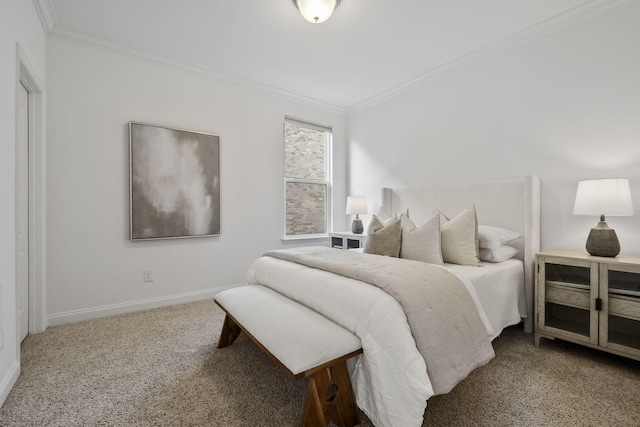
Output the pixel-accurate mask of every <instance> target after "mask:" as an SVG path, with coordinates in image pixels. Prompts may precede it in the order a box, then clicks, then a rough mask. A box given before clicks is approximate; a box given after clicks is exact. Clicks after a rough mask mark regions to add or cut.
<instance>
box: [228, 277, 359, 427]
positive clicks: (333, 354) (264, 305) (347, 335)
mask: <svg viewBox="0 0 640 427" xmlns="http://www.w3.org/2000/svg"><path fill="white" fill-rule="evenodd" d="M215 301H216V303H217V304H218V305H219V306H220V308H222V310H224V311H225V313H226V317H225V319H224V324H223V326H222V332H221V334H220V340H219V341H218V348H223V347H227V346H228V345H230V344H232V343H233V342H234V341H235V339H236V338H237V337H238V335H240V332H241V331H244V332H245V333H246V334H247V335H248V336H249V337H250V338H251V339H252V340H253V341H254V342H255V343H256V344H257V345H258V346H259V347H260V348H261V349H262V350H263V351H264V352H265V353H266V354H267V355H269V357H271V359H273V360H274V361H275V362H276V363H277V364H278V365H279V366H280V367H281V368H282V369H284V370H285V372H286V373H287V374H288V375H289V377H291V378H293V379H299V378H306V377H311V379H310V382H309V388H308V391H307V400H306V403H305V407H304V412H303V414H302V422H301V424H300V425H301V426H303V427H316V426H317V427H326V426H327V425H329V424H330V423H331V422H332V423H333V424H335V425H337V426H340V427H343V426H344V427H351V426H354V425H357V424H359V423H360V412H359V410H358V407H357V406H356V403H355V397H354V393H353V388H352V386H351V380H350V378H349V372H348V371H347V364H346V361H347V360H348V359H350V358H351V357H353V356H355V355H357V354H360V353H362V345H361V343H360V339H358V337H356V336H355V335H353V334H352V333H351V332H349V331H348V330H346V329H344V328H343V327H341V326H339V325H337V324H336V323H334V322H332V321H331V320H329V319H327V318H326V317H324V316H322V315H321V314H318V313H317V312H315V311H313V310H311V309H309V308H307V307H305V306H303V305H302V304H299V303H297V302H295V301H293V300H290V299H288V298H286V297H284V296H282V295H280V294H279V293H277V292H275V291H273V290H271V289H269V288H266V287H264V286H255V285H247V286H239V287H237V288H233V289H228V290H226V291H223V292H220V293H219V294H217V295H216V296H215Z"/></svg>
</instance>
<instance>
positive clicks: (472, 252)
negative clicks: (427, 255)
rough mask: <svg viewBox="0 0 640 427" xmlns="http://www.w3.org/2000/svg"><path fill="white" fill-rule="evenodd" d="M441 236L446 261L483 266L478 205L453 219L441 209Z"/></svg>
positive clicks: (443, 255) (470, 207)
mask: <svg viewBox="0 0 640 427" xmlns="http://www.w3.org/2000/svg"><path fill="white" fill-rule="evenodd" d="M438 212H439V213H440V215H441V216H440V221H441V222H440V238H441V239H442V241H441V245H442V258H443V260H444V262H448V263H451V264H460V265H472V266H481V265H482V263H481V262H480V254H479V250H478V220H477V218H476V207H475V206H474V205H471V206H469V207H468V208H467V209H465V210H463V211H462V212H460V213H459V214H458V215H456V216H455V217H453V218H451V219H447V217H446V216H445V215H444V214H443V213H442V212H440V211H438Z"/></svg>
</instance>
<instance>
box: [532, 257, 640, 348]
mask: <svg viewBox="0 0 640 427" xmlns="http://www.w3.org/2000/svg"><path fill="white" fill-rule="evenodd" d="M536 264H537V266H536V297H535V306H536V307H535V324H536V327H535V344H536V346H538V345H539V344H540V338H550V339H555V338H559V339H563V340H566V341H571V342H574V343H578V344H583V345H586V346H588V347H593V348H597V349H600V350H604V351H608V352H610V353H615V354H618V355H621V356H626V357H630V358H632V359H636V360H640V257H636V256H617V257H615V258H605V257H595V256H591V255H589V254H587V253H582V252H577V251H556V250H554V251H545V252H542V253H540V254H538V255H536Z"/></svg>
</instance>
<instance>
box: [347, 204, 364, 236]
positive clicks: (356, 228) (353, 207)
mask: <svg viewBox="0 0 640 427" xmlns="http://www.w3.org/2000/svg"><path fill="white" fill-rule="evenodd" d="M366 213H367V198H366V197H364V196H349V197H347V215H354V214H355V216H356V217H355V219H354V220H353V223H351V232H352V233H353V234H362V232H363V231H364V227H363V226H362V220H361V219H360V218H358V214H366Z"/></svg>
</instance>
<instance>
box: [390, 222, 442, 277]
mask: <svg viewBox="0 0 640 427" xmlns="http://www.w3.org/2000/svg"><path fill="white" fill-rule="evenodd" d="M401 224H402V242H401V244H400V258H405V259H412V260H415V261H422V262H428V263H430V264H439V265H442V264H443V262H442V251H441V249H440V212H436V211H431V217H430V218H429V219H428V220H427V222H425V223H424V224H422V225H421V226H420V227H416V225H415V224H414V222H413V221H411V219H410V218H409V216H408V215H403V216H402V219H401Z"/></svg>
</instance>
